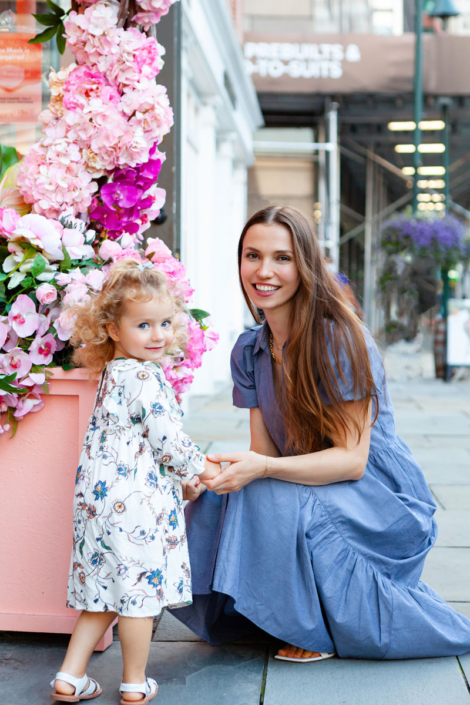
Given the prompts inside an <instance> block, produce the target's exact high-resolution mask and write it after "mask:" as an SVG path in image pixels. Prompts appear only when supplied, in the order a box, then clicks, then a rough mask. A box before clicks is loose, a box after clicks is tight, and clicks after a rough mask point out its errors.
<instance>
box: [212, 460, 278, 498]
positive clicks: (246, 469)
mask: <svg viewBox="0 0 470 705" xmlns="http://www.w3.org/2000/svg"><path fill="white" fill-rule="evenodd" d="M207 457H208V459H209V460H211V461H212V462H214V463H229V465H227V466H226V467H225V468H224V469H223V470H222V472H221V473H220V474H219V475H217V476H216V477H214V478H213V479H211V480H207V481H206V480H205V481H204V482H205V484H206V486H207V488H208V489H209V490H212V491H213V492H216V493H217V494H227V493H228V492H238V491H239V490H241V488H242V487H245V485H248V484H249V483H250V482H252V481H253V480H258V479H260V478H262V477H265V476H266V473H267V469H268V468H267V457H266V456H264V455H260V454H259V453H255V452H254V451H252V450H250V451H246V452H241V453H220V454H217V455H208V456H207Z"/></svg>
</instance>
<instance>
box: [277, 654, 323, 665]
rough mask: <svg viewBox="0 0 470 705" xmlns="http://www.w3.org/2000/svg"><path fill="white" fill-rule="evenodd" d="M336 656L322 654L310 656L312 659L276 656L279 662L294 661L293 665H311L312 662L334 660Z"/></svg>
mask: <svg viewBox="0 0 470 705" xmlns="http://www.w3.org/2000/svg"><path fill="white" fill-rule="evenodd" d="M333 656H336V654H335V653H332V654H328V653H320V656H310V658H293V657H292V656H278V655H277V654H276V655H275V657H274V658H277V659H278V661H292V663H311V662H312V661H325V660H326V659H327V658H333Z"/></svg>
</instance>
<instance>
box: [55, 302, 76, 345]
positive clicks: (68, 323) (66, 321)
mask: <svg viewBox="0 0 470 705" xmlns="http://www.w3.org/2000/svg"><path fill="white" fill-rule="evenodd" d="M74 324H75V316H74V315H73V313H72V311H71V310H70V309H69V308H68V309H67V308H66V309H65V310H64V311H62V313H61V314H60V316H59V318H57V320H56V321H54V328H55V329H56V331H57V335H58V337H59V340H70V337H71V335H72V331H73V327H74Z"/></svg>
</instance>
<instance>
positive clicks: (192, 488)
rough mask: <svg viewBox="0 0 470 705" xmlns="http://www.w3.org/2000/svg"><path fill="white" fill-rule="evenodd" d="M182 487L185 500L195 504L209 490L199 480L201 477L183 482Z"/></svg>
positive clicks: (197, 476) (196, 476)
mask: <svg viewBox="0 0 470 705" xmlns="http://www.w3.org/2000/svg"><path fill="white" fill-rule="evenodd" d="M181 487H182V488H183V499H184V500H188V501H189V502H194V501H195V500H196V499H197V498H198V497H200V496H201V495H202V493H203V492H205V491H206V490H207V487H206V486H205V485H203V484H202V482H201V480H200V479H199V475H194V477H192V478H191V479H190V480H183V482H182V483H181Z"/></svg>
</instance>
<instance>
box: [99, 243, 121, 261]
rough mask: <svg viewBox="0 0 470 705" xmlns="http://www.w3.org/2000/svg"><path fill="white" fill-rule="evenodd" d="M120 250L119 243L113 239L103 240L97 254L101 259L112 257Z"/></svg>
mask: <svg viewBox="0 0 470 705" xmlns="http://www.w3.org/2000/svg"><path fill="white" fill-rule="evenodd" d="M120 252H122V247H121V245H120V244H119V243H117V242H114V241H113V240H105V241H104V242H103V244H102V245H101V247H100V249H99V250H98V254H99V256H100V257H101V259H103V260H107V259H114V257H115V256H116V255H118V254H119V253H120Z"/></svg>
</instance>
